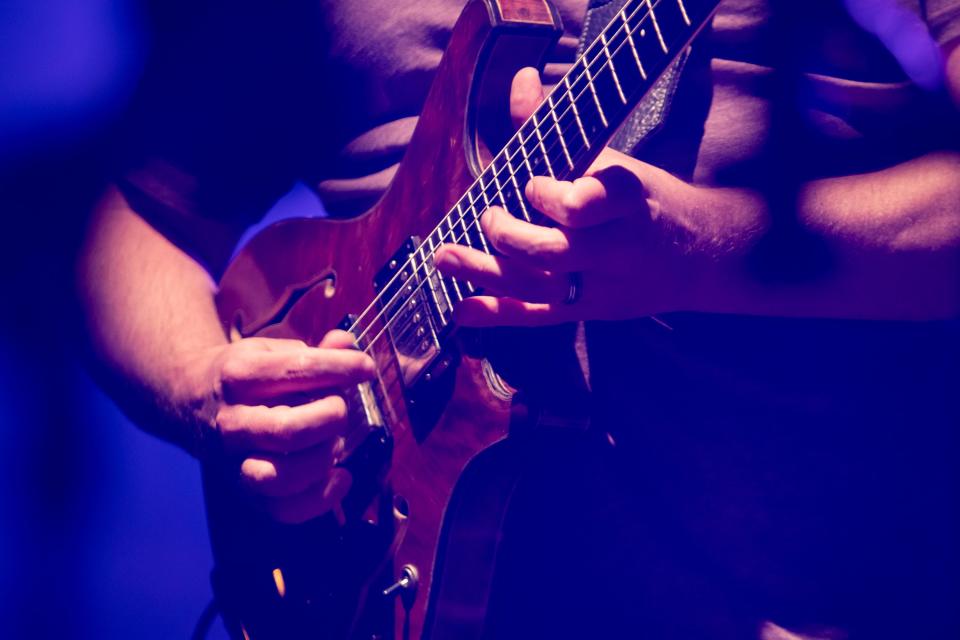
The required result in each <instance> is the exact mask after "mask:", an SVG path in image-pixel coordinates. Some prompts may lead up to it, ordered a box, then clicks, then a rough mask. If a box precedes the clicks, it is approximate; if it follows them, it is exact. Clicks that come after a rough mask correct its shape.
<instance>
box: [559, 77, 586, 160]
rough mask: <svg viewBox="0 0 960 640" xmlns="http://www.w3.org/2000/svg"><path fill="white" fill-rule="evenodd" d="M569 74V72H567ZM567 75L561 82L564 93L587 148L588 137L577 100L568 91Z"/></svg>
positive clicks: (568, 81) (568, 80) (568, 79)
mask: <svg viewBox="0 0 960 640" xmlns="http://www.w3.org/2000/svg"><path fill="white" fill-rule="evenodd" d="M568 75H569V74H568ZM568 75H564V76H563V84H564V85H566V87H567V88H566V94H567V97H568V99H569V100H570V106H571V107H573V117H574V118H575V119H576V120H577V126H578V127H580V135H582V136H583V144H585V145H587V149H589V148H590V138H588V137H587V132H586V130H585V129H584V128H583V121H582V120H581V119H580V110H579V109H577V101H576V99H575V98H574V97H573V94H571V93H570V78H569V77H568Z"/></svg>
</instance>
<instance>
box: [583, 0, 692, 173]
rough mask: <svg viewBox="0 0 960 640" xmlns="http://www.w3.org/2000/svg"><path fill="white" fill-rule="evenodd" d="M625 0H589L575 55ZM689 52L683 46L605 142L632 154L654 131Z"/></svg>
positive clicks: (661, 124) (669, 101)
mask: <svg viewBox="0 0 960 640" xmlns="http://www.w3.org/2000/svg"><path fill="white" fill-rule="evenodd" d="M626 2H627V0H590V3H589V4H588V5H587V13H586V16H585V17H584V19H583V32H582V33H581V34H580V44H579V46H578V47H577V57H580V56H582V55H583V52H584V50H585V49H586V48H587V45H589V44H590V43H591V42H593V41H594V40H596V39H597V37H599V35H600V32H601V31H603V28H604V27H606V26H607V24H609V23H610V21H611V20H612V19H613V17H614V16H616V15H617V12H619V11H620V10H621V9H622V8H623V5H624V4H626ZM689 54H690V48H689V47H687V48H686V49H685V50H684V51H683V52H682V53H681V54H680V55H679V56H677V60H676V61H675V62H674V63H673V64H672V65H671V66H669V67H668V68H667V69H666V71H664V72H663V75H661V76H660V78H659V79H658V80H657V81H656V82H655V83H654V85H653V86H652V87H651V88H650V91H649V92H648V93H647V95H646V96H644V98H643V100H641V101H640V102H639V103H638V104H637V106H636V107H635V108H634V110H633V112H632V113H631V114H630V115H629V116H628V117H627V119H626V120H624V122H623V124H622V125H620V128H619V129H617V132H616V133H615V134H614V135H613V138H611V140H610V143H609V146H610V147H613V148H614V149H616V150H617V151H621V152H623V153H626V154H629V155H632V156H635V155H637V153H638V152H639V150H640V148H641V147H642V146H643V143H644V142H645V141H647V140H648V139H649V138H650V137H651V136H653V134H654V133H656V132H657V131H658V130H659V129H660V128H661V127H662V126H663V123H664V121H665V120H666V118H667V113H669V111H670V105H671V103H672V101H673V97H674V95H676V92H677V86H678V84H679V82H680V72H681V71H682V70H683V66H684V64H685V63H686V61H687V58H688V57H689Z"/></svg>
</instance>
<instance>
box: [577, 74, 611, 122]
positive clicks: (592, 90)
mask: <svg viewBox="0 0 960 640" xmlns="http://www.w3.org/2000/svg"><path fill="white" fill-rule="evenodd" d="M583 68H584V73H586V74H587V87H589V88H590V93H592V94H593V101H594V102H595V103H596V105H597V113H599V114H600V121H601V122H602V123H603V128H604V129H608V128H609V127H610V123H608V122H607V116H606V115H605V114H604V113H603V107H601V106H600V97H599V96H597V88H596V87H594V86H593V76H592V75H591V74H590V63H589V62H587V63H585V64H584V65H583Z"/></svg>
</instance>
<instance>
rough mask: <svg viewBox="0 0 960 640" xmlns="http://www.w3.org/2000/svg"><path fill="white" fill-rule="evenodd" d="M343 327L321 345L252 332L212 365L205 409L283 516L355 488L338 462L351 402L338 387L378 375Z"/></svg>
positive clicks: (309, 514) (313, 508) (312, 511)
mask: <svg viewBox="0 0 960 640" xmlns="http://www.w3.org/2000/svg"><path fill="white" fill-rule="evenodd" d="M352 344H353V341H352V339H351V337H350V335H349V334H347V333H345V332H343V331H332V332H330V333H328V334H327V335H326V336H325V337H324V339H323V341H322V342H321V343H320V345H319V346H318V347H317V348H312V347H308V346H306V345H305V344H304V343H303V342H300V341H299V340H279V339H267V338H248V339H245V340H240V341H239V342H235V343H232V344H229V345H226V346H224V347H222V348H219V349H218V350H217V352H216V354H215V356H214V358H213V360H212V363H211V364H210V365H209V366H208V367H206V369H207V373H205V374H203V375H204V377H206V378H207V379H208V381H209V382H212V385H211V387H210V388H211V391H209V392H208V394H207V396H208V397H207V401H206V404H207V405H208V406H207V407H205V408H204V409H203V412H204V413H205V414H207V416H208V418H207V420H205V421H206V422H208V423H212V424H213V425H214V426H215V428H216V430H217V434H218V435H219V438H220V441H221V443H222V448H223V450H224V452H225V453H226V454H227V455H228V456H232V457H236V458H238V459H241V460H242V463H241V464H240V477H241V482H242V484H243V485H245V486H246V487H247V488H248V489H249V490H250V491H251V492H252V493H253V494H254V495H255V496H257V497H258V499H261V500H262V501H263V504H264V507H265V508H266V510H267V511H268V512H269V513H270V514H271V515H272V516H273V517H274V518H276V519H277V520H280V521H282V522H303V521H305V520H308V519H310V518H313V517H316V516H319V515H322V514H323V513H325V512H327V511H329V510H330V509H331V508H333V507H334V506H335V505H336V504H337V503H338V502H339V501H340V500H341V499H342V498H343V497H344V496H345V495H346V493H347V491H348V490H349V488H350V474H349V472H347V471H346V470H345V469H342V468H338V467H335V466H334V464H335V463H336V461H337V458H338V456H339V455H340V454H341V452H342V448H343V435H344V432H345V429H346V426H347V422H346V416H347V407H346V403H345V402H344V399H343V397H342V396H340V395H339V393H340V390H341V389H343V388H346V387H347V386H349V385H354V384H357V383H359V382H362V381H365V380H369V379H370V378H372V377H373V375H374V365H373V361H372V360H371V359H370V357H369V356H367V355H366V354H363V353H361V352H359V351H356V350H353V349H350V348H349V347H350V346H351V345H352Z"/></svg>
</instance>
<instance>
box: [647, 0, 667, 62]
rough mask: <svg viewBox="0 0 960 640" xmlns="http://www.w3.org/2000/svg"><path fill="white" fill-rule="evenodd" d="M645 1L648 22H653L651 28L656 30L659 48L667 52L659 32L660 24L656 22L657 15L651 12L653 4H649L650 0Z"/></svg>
mask: <svg viewBox="0 0 960 640" xmlns="http://www.w3.org/2000/svg"><path fill="white" fill-rule="evenodd" d="M646 3H647V8H648V15H649V16H650V22H651V23H653V30H654V31H656V32H657V39H658V40H659V41H660V48H661V49H663V52H664V53H668V52H669V49H667V43H666V42H664V41H663V34H662V33H660V25H659V23H657V16H656V14H654V13H653V5H652V4H650V0H646ZM658 4H659V3H658Z"/></svg>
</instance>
